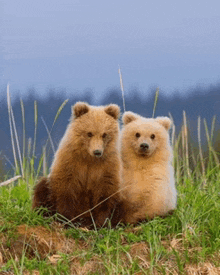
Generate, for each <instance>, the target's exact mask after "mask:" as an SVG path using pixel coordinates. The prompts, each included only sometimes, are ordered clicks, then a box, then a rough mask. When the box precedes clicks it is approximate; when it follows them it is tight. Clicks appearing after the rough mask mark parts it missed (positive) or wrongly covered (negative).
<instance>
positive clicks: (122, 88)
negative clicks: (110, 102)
mask: <svg viewBox="0 0 220 275" xmlns="http://www.w3.org/2000/svg"><path fill="white" fill-rule="evenodd" d="M118 73H119V78H120V87H121V92H122V99H123V108H124V112H125V94H124V85H123V79H122V73H121V68H120V66H119V68H118Z"/></svg>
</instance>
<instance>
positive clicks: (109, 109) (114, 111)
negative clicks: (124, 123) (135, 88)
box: [104, 104, 120, 120]
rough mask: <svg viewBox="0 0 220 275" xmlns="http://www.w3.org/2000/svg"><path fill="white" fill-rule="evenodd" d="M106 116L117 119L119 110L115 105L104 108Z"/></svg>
mask: <svg viewBox="0 0 220 275" xmlns="http://www.w3.org/2000/svg"><path fill="white" fill-rule="evenodd" d="M104 111H105V112H106V114H108V115H110V116H112V117H113V118H114V119H116V120H117V119H119V116H120V108H119V106H118V105H116V104H110V105H108V106H106V107H105V108H104Z"/></svg>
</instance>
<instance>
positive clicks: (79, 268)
mask: <svg viewBox="0 0 220 275" xmlns="http://www.w3.org/2000/svg"><path fill="white" fill-rule="evenodd" d="M70 270H71V274H74V275H86V274H90V273H92V274H94V273H95V274H106V271H105V267H104V265H103V262H102V260H101V259H100V258H99V257H95V256H94V257H92V258H91V259H90V260H88V261H86V262H85V263H82V260H81V257H74V258H73V259H72V262H71V269H70Z"/></svg>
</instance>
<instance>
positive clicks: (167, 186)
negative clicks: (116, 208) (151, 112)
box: [120, 112, 177, 223]
mask: <svg viewBox="0 0 220 275" xmlns="http://www.w3.org/2000/svg"><path fill="white" fill-rule="evenodd" d="M122 120H123V129H122V131H121V137H120V147H121V148H120V150H121V158H122V163H123V180H122V183H121V185H120V188H123V190H122V192H123V197H124V199H125V201H126V210H125V216H124V222H126V223H127V222H128V223H137V222H139V221H141V220H144V219H146V218H150V219H152V218H154V217H155V216H165V215H166V214H168V213H169V212H170V211H172V210H174V209H175V208H176V201H177V191H176V188H175V180H174V169H173V166H172V159H173V154H172V148H171V145H170V141H169V133H168V130H169V129H170V127H171V120H170V119H169V118H168V117H157V118H155V119H154V118H144V117H142V116H139V115H137V114H135V113H133V112H125V113H124V115H123V117H122Z"/></svg>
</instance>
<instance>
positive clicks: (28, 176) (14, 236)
mask: <svg viewBox="0 0 220 275" xmlns="http://www.w3.org/2000/svg"><path fill="white" fill-rule="evenodd" d="M64 105H65V104H63V105H61V108H60V109H59V111H58V113H57V114H59V112H60V111H61V110H62V108H63V107H64ZM21 106H22V103H21ZM35 110H37V105H36V106H35ZM57 114H56V116H55V120H54V121H56V119H57ZM183 114H184V115H183V127H182V131H181V132H180V133H179V135H178V136H176V133H175V127H173V130H172V136H171V139H172V144H173V148H174V167H175V174H176V183H177V189H178V206H177V209H176V211H175V212H174V214H173V215H171V216H168V217H166V218H159V217H158V218H155V219H154V220H151V221H146V222H143V223H140V224H138V225H137V226H122V225H118V227H117V228H116V229H112V228H111V227H110V225H109V227H108V228H103V229H100V230H90V231H89V230H87V229H85V228H79V227H74V226H72V227H70V228H68V229H67V228H64V226H63V225H62V224H61V223H58V222H57V221H56V219H55V218H54V217H51V218H45V217H43V216H42V214H41V213H37V212H33V211H32V210H31V198H32V190H33V186H34V183H35V181H36V179H37V178H38V175H39V173H40V171H41V170H43V171H44V173H46V172H47V168H46V167H45V166H46V164H45V160H44V157H43V155H42V158H41V159H40V160H39V164H38V168H37V169H36V168H34V167H35V166H34V161H36V160H35V158H34V143H35V142H36V141H34V143H33V145H32V147H31V148H27V153H26V152H25V150H23V155H22V152H21V150H19V148H18V146H19V145H18V143H16V127H15V124H14V126H13V112H12V109H11V106H10V102H9V117H11V130H12V131H13V133H14V134H13V135H14V138H13V141H14V145H13V142H12V146H14V148H15V149H16V150H15V151H16V152H17V155H18V157H16V156H15V163H16V165H15V175H16V174H17V175H18V174H21V175H22V177H21V178H20V179H18V180H17V181H15V182H12V183H9V184H8V185H6V186H0V274H45V275H46V274H220V169H219V156H218V154H217V153H216V152H215V151H214V149H213V147H212V138H213V132H214V120H213V124H212V128H211V130H210V131H209V130H208V128H207V125H206V122H205V121H204V125H205V134H206V138H207V144H208V152H207V154H206V157H204V153H203V152H202V146H201V142H200V140H201V137H200V136H201V133H200V132H201V131H200V128H201V127H200V124H201V121H200V118H199V119H198V144H199V150H198V152H197V153H195V151H193V150H191V147H190V143H189V141H188V135H189V133H188V130H187V129H188V127H187V120H186V115H185V113H183ZM36 117H37V111H36ZM35 121H36V125H37V119H35ZM49 132H50V131H49V130H48V133H49ZM24 134H25V133H24ZM13 135H12V136H13ZM50 139H51V137H50V135H49V142H52V140H51V141H50ZM24 140H25V137H24ZM24 144H25V143H24ZM24 144H23V146H24ZM19 151H20V157H19ZM30 152H33V153H32V154H31V153H30ZM25 156H26V157H25ZM6 179H7V178H5V180H6ZM57 218H59V217H57Z"/></svg>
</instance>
